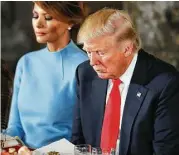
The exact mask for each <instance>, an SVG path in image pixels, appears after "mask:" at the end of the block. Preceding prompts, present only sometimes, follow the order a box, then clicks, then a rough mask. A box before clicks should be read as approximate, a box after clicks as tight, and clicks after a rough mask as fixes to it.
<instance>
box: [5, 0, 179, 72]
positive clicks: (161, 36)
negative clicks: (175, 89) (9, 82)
mask: <svg viewBox="0 0 179 155" xmlns="http://www.w3.org/2000/svg"><path fill="white" fill-rule="evenodd" d="M87 4H88V5H89V8H90V12H91V13H92V12H94V11H96V10H98V9H101V8H103V7H112V8H118V9H124V10H127V11H129V13H130V15H131V16H132V17H133V19H134V22H135V23H136V25H137V28H138V31H139V33H140V35H141V38H142V42H143V48H144V49H145V50H146V51H147V52H149V53H152V54H154V55H156V56H157V57H159V58H161V59H163V60H164V61H167V62H169V63H170V64H172V65H174V66H176V67H177V68H178V69H179V2H172V1H169V2H167V1H164V2H154V1H153V2H147V1H145V2H142V1H134V2H133V1H131V2H130V1H125V2H123V1H109V2H108V1H88V2H87ZM32 5H33V3H32V2H23V1H19V2H18V1H10V2H9V1H4V2H1V57H2V59H4V60H6V62H7V63H8V65H9V68H10V70H12V71H13V72H15V67H16V64H17V61H18V60H19V58H20V57H21V56H22V55H24V54H25V53H27V52H30V51H33V50H37V49H39V48H41V47H43V46H44V45H40V44H38V43H36V40H35V36H34V33H33V30H32V24H31V22H32V8H33V6H32ZM72 38H73V39H74V40H75V39H76V31H74V32H73V33H72Z"/></svg>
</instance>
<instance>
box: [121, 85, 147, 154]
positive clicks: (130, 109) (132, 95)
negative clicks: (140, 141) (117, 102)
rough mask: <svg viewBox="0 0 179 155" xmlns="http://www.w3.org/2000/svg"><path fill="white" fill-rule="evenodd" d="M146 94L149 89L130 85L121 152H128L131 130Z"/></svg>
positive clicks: (124, 114) (124, 115) (123, 124)
mask: <svg viewBox="0 0 179 155" xmlns="http://www.w3.org/2000/svg"><path fill="white" fill-rule="evenodd" d="M146 94H147V89H146V88H144V87H141V86H140V85H137V84H131V85H130V87H129V90H128V95H127V98H126V103H125V107H124V113H123V119H122V126H121V134H120V135H121V136H120V141H121V143H120V153H119V154H122V155H126V154H127V151H128V147H129V142H130V137H131V136H130V134H131V130H132V127H133V124H134V121H135V118H136V116H137V114H138V112H139V110H140V107H141V105H142V103H143V100H144V98H145V96H146Z"/></svg>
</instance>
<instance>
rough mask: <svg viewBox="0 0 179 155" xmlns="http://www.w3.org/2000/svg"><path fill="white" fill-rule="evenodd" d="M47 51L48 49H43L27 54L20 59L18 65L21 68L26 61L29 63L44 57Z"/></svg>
mask: <svg viewBox="0 0 179 155" xmlns="http://www.w3.org/2000/svg"><path fill="white" fill-rule="evenodd" d="M45 50H46V48H42V49H39V50H35V51H30V52H27V53H26V54H24V55H23V56H21V57H20V58H19V61H18V63H17V65H18V66H19V65H22V64H24V63H25V62H26V61H29V60H31V59H34V58H38V57H39V56H40V55H42V54H43V53H44V52H45Z"/></svg>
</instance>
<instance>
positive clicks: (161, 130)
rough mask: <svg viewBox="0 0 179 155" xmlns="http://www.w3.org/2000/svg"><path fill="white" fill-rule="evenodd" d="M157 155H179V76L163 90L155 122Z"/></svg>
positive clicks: (154, 142) (171, 80)
mask: <svg viewBox="0 0 179 155" xmlns="http://www.w3.org/2000/svg"><path fill="white" fill-rule="evenodd" d="M153 147H154V152H155V154H156V155H179V74H178V73H177V76H175V77H172V78H171V79H170V81H169V82H168V84H167V85H166V86H165V88H164V89H163V91H162V93H161V95H160V98H159V102H158V104H157V109H156V112H155V122H154V141H153Z"/></svg>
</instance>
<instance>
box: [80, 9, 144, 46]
mask: <svg viewBox="0 0 179 155" xmlns="http://www.w3.org/2000/svg"><path fill="white" fill-rule="evenodd" d="M106 34H107V35H114V36H115V39H116V41H120V40H125V39H130V40H133V42H134V45H135V47H136V49H140V48H141V41H140V37H139V35H138V34H137V31H136V29H135V27H134V24H133V22H132V20H131V18H130V16H129V15H128V13H126V12H125V11H123V10H117V9H110V8H103V9H101V10H99V11H97V12H96V13H93V14H91V15H90V16H89V17H87V18H86V20H85V21H84V23H83V24H82V26H81V28H80V30H79V33H78V36H77V42H78V43H79V44H84V42H86V41H88V40H89V39H93V38H96V37H99V36H103V35H106Z"/></svg>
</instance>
